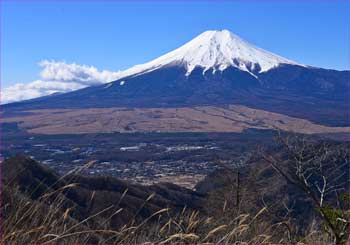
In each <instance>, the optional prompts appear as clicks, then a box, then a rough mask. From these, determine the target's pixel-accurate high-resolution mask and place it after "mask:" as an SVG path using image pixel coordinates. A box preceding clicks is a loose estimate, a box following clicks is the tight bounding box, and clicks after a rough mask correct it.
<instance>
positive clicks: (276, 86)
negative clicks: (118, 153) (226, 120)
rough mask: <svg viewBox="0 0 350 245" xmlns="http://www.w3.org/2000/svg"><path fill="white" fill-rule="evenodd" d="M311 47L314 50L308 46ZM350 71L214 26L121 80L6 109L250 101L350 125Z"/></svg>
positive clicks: (264, 107)
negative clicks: (295, 57) (298, 58)
mask: <svg viewBox="0 0 350 245" xmlns="http://www.w3.org/2000/svg"><path fill="white" fill-rule="evenodd" d="M306 52H307V51H306ZM349 78H350V71H337V70H330V69H322V68H318V67H312V66H308V65H304V64H299V63H297V62H295V61H292V60H289V59H286V58H283V57H281V56H279V55H276V54H273V53H271V52H269V51H266V50H263V49H261V48H258V47H256V46H254V45H252V44H250V43H248V42H247V41H245V40H243V39H241V38H240V37H238V36H237V35H235V34H233V33H231V32H230V31H228V30H219V31H206V32H203V33H202V34H200V35H198V36H197V37H195V38H194V39H192V40H191V41H189V42H188V43H186V44H184V45H183V46H181V47H179V48H177V49H175V50H173V51H171V52H169V53H167V54H165V55H163V56H160V57H159V58H156V59H154V60H152V61H150V62H148V63H145V64H141V65H136V66H134V67H131V68H129V69H127V70H125V71H122V72H120V75H119V78H118V79H117V80H116V81H113V82H110V83H107V84H103V85H98V86H91V87H87V88H84V89H80V90H76V91H74V92H70V93H65V94H55V95H51V96H46V97H41V98H37V99H32V100H28V101H22V102H17V103H12V104H6V105H3V115H4V116H5V117H7V116H9V117H11V116H13V115H18V113H21V112H23V111H28V110H42V109H89V108H90V109H91V108H95V109H98V108H129V109H130V108H131V109H132V108H138V109H140V110H142V108H144V109H145V110H147V108H148V109H149V108H173V109H174V108H194V107H203V106H214V107H218V108H228V107H229V106H231V105H242V106H246V107H249V108H253V109H258V110H263V111H267V112H271V113H280V114H283V115H286V116H289V117H295V118H301V119H306V120H308V121H311V122H313V123H318V124H322V125H327V126H338V127H339V126H350V120H349V104H348V97H349V91H350V79H349Z"/></svg>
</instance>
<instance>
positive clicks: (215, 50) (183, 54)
mask: <svg viewBox="0 0 350 245" xmlns="http://www.w3.org/2000/svg"><path fill="white" fill-rule="evenodd" d="M280 64H293V65H299V64H297V63H296V62H294V61H291V60H288V59H286V58H283V57H281V56H278V55H276V54H273V53H271V52H268V51H266V50H263V49H260V48H258V47H256V46H254V45H252V44H250V43H248V42H246V41H245V40H243V39H241V38H240V37H238V36H237V35H235V34H233V33H232V32H230V31H228V30H220V31H213V30H211V31H205V32H203V33H202V34H200V35H198V36H197V37H195V38H194V39H192V40H191V41H189V42H188V43H186V44H184V45H183V46H181V47H180V48H178V49H175V50H173V51H171V52H169V53H167V54H165V55H162V56H160V57H159V58H157V59H155V60H152V61H150V62H148V63H145V64H142V65H136V66H134V67H131V68H130V69H127V70H125V71H123V72H121V77H125V76H130V75H137V74H142V73H145V72H149V71H153V70H155V69H158V68H160V67H164V66H169V65H181V66H184V67H185V68H186V69H187V73H186V75H189V74H191V72H192V71H193V69H194V68H195V67H201V68H203V69H204V71H206V70H208V69H213V72H215V71H217V70H220V71H222V70H225V69H226V68H227V67H230V66H233V67H236V68H238V69H240V70H242V71H246V72H249V73H252V72H254V73H257V72H259V73H261V72H264V71H267V70H269V69H271V68H274V67H277V66H278V65H280Z"/></svg>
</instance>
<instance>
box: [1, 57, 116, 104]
mask: <svg viewBox="0 0 350 245" xmlns="http://www.w3.org/2000/svg"><path fill="white" fill-rule="evenodd" d="M39 66H41V67H42V68H43V69H42V70H41V72H40V74H39V75H40V79H39V80H36V81H33V82H30V83H27V84H24V83H17V84H14V85H11V86H9V87H6V88H4V89H3V90H2V91H1V103H2V104H5V103H11V102H16V101H21V100H28V99H33V98H37V97H41V96H46V95H50V94H53V93H66V92H70V91H74V90H77V89H81V88H84V87H88V86H91V85H98V84H103V83H108V82H111V81H114V80H117V79H118V78H119V77H120V72H112V71H108V70H103V71H100V70H98V69H97V68H96V67H94V66H86V65H79V64H76V63H71V64H67V63H65V62H62V61H54V60H52V61H48V60H43V61H41V62H39Z"/></svg>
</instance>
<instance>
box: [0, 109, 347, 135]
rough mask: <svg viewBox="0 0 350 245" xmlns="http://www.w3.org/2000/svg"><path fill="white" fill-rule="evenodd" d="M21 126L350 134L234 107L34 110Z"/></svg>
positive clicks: (59, 130)
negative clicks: (274, 130) (268, 130)
mask: <svg viewBox="0 0 350 245" xmlns="http://www.w3.org/2000/svg"><path fill="white" fill-rule="evenodd" d="M29 112H30V114H28V115H25V116H19V117H10V118H3V122H18V124H19V126H20V127H21V128H22V129H24V130H27V131H28V132H30V133H37V134H82V133H112V132H155V131H159V132H242V131H243V130H245V129H247V128H255V129H280V130H284V131H289V132H296V133H305V134H316V133H346V132H347V133H349V132H350V127H328V126H323V125H319V124H316V123H312V122H310V121H308V120H305V119H302V118H295V117H290V116H287V115H283V114H280V113H273V112H269V111H264V110H258V109H253V108H249V107H247V106H242V105H231V106H229V107H226V108H222V107H216V106H200V107H182V108H134V109H126V108H91V109H53V110H47V109H46V110H33V111H29Z"/></svg>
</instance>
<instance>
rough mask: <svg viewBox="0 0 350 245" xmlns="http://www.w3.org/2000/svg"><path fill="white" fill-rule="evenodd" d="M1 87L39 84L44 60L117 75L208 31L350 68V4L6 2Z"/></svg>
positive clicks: (305, 60) (294, 57)
mask: <svg viewBox="0 0 350 245" xmlns="http://www.w3.org/2000/svg"><path fill="white" fill-rule="evenodd" d="M1 11H2V13H1V65H2V67H1V69H2V73H1V78H2V87H7V86H10V85H13V84H15V83H29V82H31V81H34V80H36V79H38V78H39V75H38V73H39V72H40V71H41V70H42V67H39V66H38V62H40V61H41V60H56V61H64V62H66V63H72V62H75V63H77V64H86V65H93V66H95V67H96V68H98V69H107V70H110V71H117V70H122V69H125V68H128V67H130V66H132V65H135V64H139V63H144V62H147V61H149V60H151V59H153V58H156V57H158V56H160V55H162V54H164V53H166V52H168V51H170V50H172V49H175V48H177V47H179V46H180V45H182V44H184V43H185V42H187V41H189V40H191V39H192V38H193V37H195V36H196V35H198V34H200V33H201V32H203V31H206V30H209V29H229V30H230V31H232V32H234V33H235V34H237V35H239V36H240V37H242V38H243V39H246V40H247V41H249V42H251V43H253V44H255V45H256V46H258V47H261V48H263V49H266V50H269V51H271V52H274V53H277V54H279V55H281V56H283V57H286V58H289V59H292V60H295V61H297V62H299V63H303V64H308V65H313V66H319V67H325V68H334V69H340V70H343V69H349V41H350V40H349V34H350V30H349V13H350V2H349V1H216V2H214V1H211V2H210V1H203V2H201V1H192V2H191V1H167V2H161V1H159V0H158V1H155V2H144V1H129V2H120V1H107V2H93V1H87V2H84V1H74V2H67V1H63V2H59V1H57V2H54V1H38V2H28V1H17V2H16V1H5V2H2V6H1Z"/></svg>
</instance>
